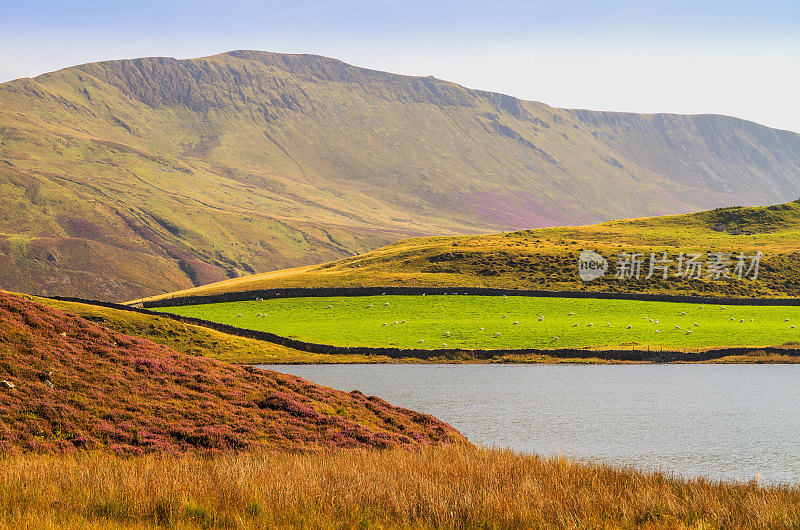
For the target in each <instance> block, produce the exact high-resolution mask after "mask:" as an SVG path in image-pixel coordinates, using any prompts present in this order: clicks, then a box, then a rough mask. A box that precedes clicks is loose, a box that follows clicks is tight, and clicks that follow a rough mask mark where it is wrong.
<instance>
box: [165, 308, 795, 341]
mask: <svg viewBox="0 0 800 530" xmlns="http://www.w3.org/2000/svg"><path fill="white" fill-rule="evenodd" d="M157 310H160V311H164V312H170V313H175V314H179V315H184V316H192V317H198V318H202V319H206V320H211V321H214V322H220V323H224V324H230V325H234V326H237V327H241V328H247V329H254V330H261V331H269V332H272V333H276V334H278V335H281V336H285V337H290V338H295V339H300V340H304V341H308V342H315V343H321V344H333V345H338V346H397V347H401V348H420V349H433V348H462V349H517V348H592V349H611V348H620V347H621V348H633V347H636V348H638V347H651V348H660V347H664V348H691V349H703V348H713V347H722V346H747V347H764V346H782V345H790V344H800V330H798V329H794V328H793V327H792V326H795V325H800V307H789V306H773V307H769V306H727V307H725V308H723V306H720V305H709V304H705V305H702V304H685V303H672V302H640V301H631V300H598V299H575V298H537V297H523V296H509V297H507V298H506V297H502V296H465V295H459V296H452V295H451V296H357V297H328V298H316V297H314V298H284V299H280V298H279V299H273V300H264V301H248V302H224V303H215V304H202V305H190V306H178V307H165V308H160V309H157ZM683 313H685V314H683ZM259 314H261V315H265V316H258V315H259ZM239 315H241V316H239ZM542 317H543V318H542ZM540 319H541V320H540ZM786 319H789V321H787V320H786ZM695 324H697V325H695ZM628 326H630V328H629V327H628ZM498 334H499V335H498Z"/></svg>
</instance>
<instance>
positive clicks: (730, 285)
mask: <svg viewBox="0 0 800 530" xmlns="http://www.w3.org/2000/svg"><path fill="white" fill-rule="evenodd" d="M798 241H800V200H798V201H794V202H791V203H787V204H780V205H774V206H768V207H750V208H744V207H730V208H718V209H716V210H710V211H705V212H699V213H694V214H684V215H676V216H665V217H651V218H640V219H626V220H621V221H610V222H606V223H602V224H598V225H591V226H577V227H559V228H540V229H536V230H522V231H518V232H508V233H500V234H490V235H469V236H449V237H427V238H414V239H408V240H404V241H399V242H396V243H393V244H391V245H388V246H386V247H383V248H380V249H378V250H375V251H373V252H368V253H366V254H363V255H360V256H355V257H351V258H345V259H342V260H339V261H336V262H332V263H326V264H323V265H316V266H306V267H298V268H295V269H288V270H283V271H276V272H267V273H263V274H256V275H253V276H248V277H244V278H238V279H230V280H225V281H222V282H218V283H213V284H210V285H205V286H202V287H195V288H192V289H187V290H184V291H178V292H175V293H170V294H166V295H160V296H156V297H153V298H151V300H157V299H164V298H171V297H174V296H196V295H210V294H221V293H228V292H243V291H252V290H257V289H271V288H293V287H390V286H409V287H446V288H447V287H493V288H503V289H543V290H554V291H564V290H585V291H594V292H640V293H660V294H687V295H707V296H747V297H750V296H770V297H785V296H793V297H797V296H800V268H799V267H798V263H800V248H799V247H798V244H797V242H798ZM584 250H593V251H595V252H599V253H600V254H601V255H602V256H604V257H605V258H607V259H608V260H609V272H608V273H607V274H606V275H605V277H603V278H601V279H598V280H595V281H592V282H589V283H586V282H583V281H581V279H580V277H579V275H578V257H579V255H580V254H581V253H582V252H583V251H584ZM664 252H666V253H667V257H668V259H671V260H672V262H671V263H670V264H669V266H670V269H669V274H668V278H667V279H664V278H663V277H659V276H663V270H656V272H657V273H658V272H661V274H655V275H654V276H653V277H651V278H649V279H648V278H646V276H647V275H648V273H649V269H648V265H649V259H650V258H651V254H655V255H656V256H657V257H659V258H662V259H663V254H664ZM758 252H761V253H762V255H761V257H760V258H759V259H758V260H757V261H758V265H759V270H758V274H757V275H755V276H756V278H755V279H753V276H754V274H753V273H752V272H750V274H747V270H748V269H750V266H751V264H752V263H753V260H754V258H753V256H755V255H756V253H758ZM621 253H628V254H633V253H640V254H641V259H642V260H643V265H642V271H641V274H640V278H638V279H636V278H632V277H631V278H625V279H622V280H621V279H617V278H616V277H615V276H616V272H617V270H616V268H615V267H614V265H615V264H616V262H617V261H618V259H617V258H618V256H619V255H620V254H621ZM681 253H683V254H684V255H685V256H688V255H689V254H699V255H700V258H699V261H700V262H702V263H703V267H705V266H706V265H707V264H708V262H709V260H710V259H711V258H710V257H709V256H708V253H726V254H728V255H729V256H727V257H726V260H727V261H729V262H730V263H729V266H728V267H727V269H726V270H727V272H728V273H729V275H731V276H732V277H731V278H728V279H726V278H722V277H721V278H720V279H718V280H717V279H714V278H706V275H707V273H708V270H707V269H706V268H703V269H702V270H701V277H700V278H699V279H696V278H684V277H677V276H676V272H677V267H678V263H677V259H678V256H679V255H680V254H681ZM740 255H744V258H745V260H744V264H745V267H746V269H744V270H743V271H742V272H743V277H744V279H739V278H738V275H737V274H736V270H735V267H736V266H737V265H738V257H739V256H740Z"/></svg>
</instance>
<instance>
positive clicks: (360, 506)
mask: <svg viewBox="0 0 800 530" xmlns="http://www.w3.org/2000/svg"><path fill="white" fill-rule="evenodd" d="M0 526H3V527H15V528H21V527H28V528H50V527H59V528H62V527H73V528H86V527H93V528H115V527H133V528H148V527H153V526H170V527H173V528H195V527H206V528H217V527H223V528H265V527H304V528H330V527H337V528H354V527H359V528H398V527H400V528H429V527H443V528H520V527H526V528H531V527H533V528H537V527H538V528H542V527H545V528H546V527H573V528H617V527H646V528H653V527H658V528H661V527H671V528H732V527H736V528H767V527H769V528H797V527H798V526H800V490H798V489H787V488H764V487H759V486H758V485H756V484H754V483H750V484H738V485H730V484H714V483H710V482H708V481H705V480H693V481H684V480H677V479H672V478H669V477H667V476H665V475H661V474H648V473H641V472H636V471H628V470H615V469H612V468H609V467H604V466H589V465H583V464H578V463H575V462H571V461H568V460H563V459H541V458H537V457H535V456H524V455H519V454H515V453H512V452H510V451H504V450H487V449H476V448H473V447H469V446H462V447H442V448H429V449H423V450H419V451H409V450H390V451H382V452H381V451H346V450H340V451H333V452H321V453H311V454H285V453H283V454H255V455H254V454H250V455H236V456H227V457H217V458H202V457H198V456H182V457H158V456H146V457H136V458H130V459H124V458H119V457H113V456H109V455H105V454H99V453H95V454H81V455H77V456H72V457H67V456H58V457H57V456H41V455H39V456H36V455H16V456H13V455H12V456H6V457H5V458H3V459H2V465H0Z"/></svg>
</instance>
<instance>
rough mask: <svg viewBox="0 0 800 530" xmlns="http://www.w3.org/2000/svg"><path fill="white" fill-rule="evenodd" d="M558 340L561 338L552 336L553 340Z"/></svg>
mask: <svg viewBox="0 0 800 530" xmlns="http://www.w3.org/2000/svg"><path fill="white" fill-rule="evenodd" d="M559 340H561V339H559V338H558V337H553V342H556V341H559Z"/></svg>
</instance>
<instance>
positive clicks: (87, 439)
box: [0, 292, 465, 454]
mask: <svg viewBox="0 0 800 530" xmlns="http://www.w3.org/2000/svg"><path fill="white" fill-rule="evenodd" d="M0 380H2V383H0V448H1V449H2V450H3V451H13V450H24V451H37V452H39V451H48V452H49V451H58V452H64V451H67V452H68V451H74V450H76V449H79V448H80V449H84V448H85V449H104V450H109V451H112V452H116V453H123V454H138V453H145V452H168V453H181V452H186V451H201V452H219V451H234V450H235V451H240V450H256V449H275V450H310V449H315V448H323V447H379V448H383V447H394V446H410V445H420V444H421V445H425V444H439V443H460V442H464V441H465V440H464V438H463V437H462V436H461V435H460V434H459V433H458V432H457V431H456V430H455V429H453V428H452V427H450V426H449V425H447V424H445V423H442V422H440V421H439V420H437V419H435V418H433V417H431V416H427V415H424V414H419V413H416V412H413V411H410V410H406V409H402V408H398V407H394V406H392V405H390V404H388V403H386V402H384V401H382V400H381V399H379V398H374V397H366V396H364V395H363V394H361V393H359V392H357V391H354V392H351V393H345V392H339V391H336V390H332V389H329V388H325V387H321V386H318V385H315V384H313V383H310V382H308V381H305V380H303V379H300V378H297V377H292V376H286V375H282V374H278V373H275V372H264V371H260V370H257V369H248V368H243V367H240V366H235V365H230V364H226V363H222V362H219V361H214V360H211V359H207V358H204V357H195V356H191V355H186V354H183V353H177V352H175V351H174V350H171V349H169V348H167V347H165V346H162V345H158V344H155V343H153V342H151V341H149V340H146V339H142V338H136V337H131V336H127V335H123V334H120V333H117V332H114V331H111V330H109V329H107V328H104V327H102V326H100V325H98V324H96V323H93V322H90V321H88V320H85V319H82V318H79V317H76V316H73V315H69V314H66V313H63V312H62V311H59V310H57V309H53V308H49V307H45V306H43V305H40V304H38V303H36V302H33V301H30V300H27V299H24V298H21V297H17V296H12V295H10V294H6V293H2V292H0Z"/></svg>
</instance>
